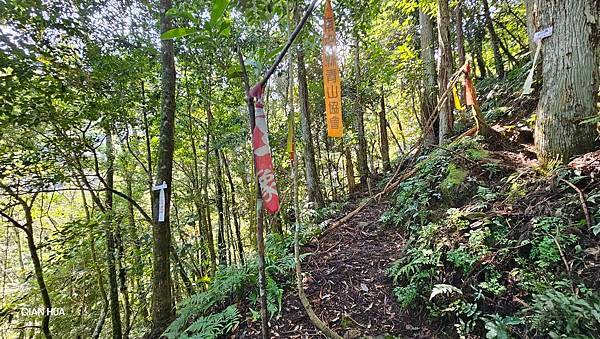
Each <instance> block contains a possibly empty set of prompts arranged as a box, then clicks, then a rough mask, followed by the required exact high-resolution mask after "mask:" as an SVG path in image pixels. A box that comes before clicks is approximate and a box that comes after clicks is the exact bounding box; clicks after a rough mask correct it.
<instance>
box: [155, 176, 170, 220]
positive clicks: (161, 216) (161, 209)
mask: <svg viewBox="0 0 600 339" xmlns="http://www.w3.org/2000/svg"><path fill="white" fill-rule="evenodd" d="M166 189H167V183H166V182H165V181H163V182H162V184H160V185H156V186H152V190H153V191H160V192H159V193H158V221H159V222H163V221H165V209H166V199H165V190H166Z"/></svg>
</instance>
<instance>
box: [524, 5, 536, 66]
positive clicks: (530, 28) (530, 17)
mask: <svg viewBox="0 0 600 339" xmlns="http://www.w3.org/2000/svg"><path fill="white" fill-rule="evenodd" d="M534 6H535V0H525V16H526V18H527V37H528V42H529V52H530V53H531V56H530V58H531V60H533V56H534V53H535V49H536V47H537V45H536V44H535V42H534V41H533V35H534V34H535V28H536V27H537V26H538V25H539V20H538V19H539V18H536V17H535V16H534V13H535V12H537V11H536V10H535V9H534Z"/></svg>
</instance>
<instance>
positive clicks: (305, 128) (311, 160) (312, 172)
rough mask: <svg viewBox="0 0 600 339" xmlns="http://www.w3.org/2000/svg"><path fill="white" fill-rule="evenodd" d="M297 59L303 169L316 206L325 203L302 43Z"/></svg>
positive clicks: (309, 192)
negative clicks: (318, 167)
mask: <svg viewBox="0 0 600 339" xmlns="http://www.w3.org/2000/svg"><path fill="white" fill-rule="evenodd" d="M296 59H297V61H298V100H299V101H300V122H301V125H302V143H303V146H304V147H303V148H302V149H303V156H304V169H305V171H306V186H307V190H308V200H309V201H312V202H315V203H316V204H317V206H318V207H322V206H323V205H324V203H325V201H324V199H323V193H322V191H321V181H320V179H319V172H318V171H317V164H316V161H315V149H314V146H313V142H312V133H311V124H310V112H309V109H308V85H307V83H306V65H305V63H304V50H303V47H302V44H300V45H299V47H298V52H297V55H296Z"/></svg>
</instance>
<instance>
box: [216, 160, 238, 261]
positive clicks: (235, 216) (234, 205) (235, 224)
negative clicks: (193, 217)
mask: <svg viewBox="0 0 600 339" xmlns="http://www.w3.org/2000/svg"><path fill="white" fill-rule="evenodd" d="M221 156H222V157H223V164H224V165H225V173H226V174H227V181H228V182H229V190H230V191H231V214H232V216H233V227H234V228H235V237H236V241H237V250H238V255H239V257H240V262H241V263H242V265H244V244H243V242H242V231H241V226H240V216H239V215H238V212H237V203H236V200H235V185H234V184H233V178H232V176H231V171H230V170H229V162H228V161H227V157H226V156H225V153H221Z"/></svg>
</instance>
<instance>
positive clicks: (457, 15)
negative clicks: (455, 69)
mask: <svg viewBox="0 0 600 339" xmlns="http://www.w3.org/2000/svg"><path fill="white" fill-rule="evenodd" d="M454 21H455V27H456V50H457V51H458V65H459V66H462V65H464V64H465V60H466V59H465V58H466V53H465V37H464V31H463V0H458V3H457V4H456V7H455V8H454Z"/></svg>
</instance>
